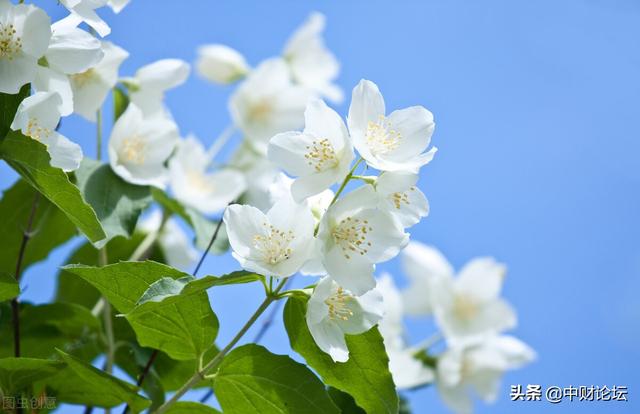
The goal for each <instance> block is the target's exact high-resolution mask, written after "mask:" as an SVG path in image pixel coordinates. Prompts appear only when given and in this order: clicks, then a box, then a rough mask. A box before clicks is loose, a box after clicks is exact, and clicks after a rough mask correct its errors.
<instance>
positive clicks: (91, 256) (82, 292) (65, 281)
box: [55, 233, 164, 309]
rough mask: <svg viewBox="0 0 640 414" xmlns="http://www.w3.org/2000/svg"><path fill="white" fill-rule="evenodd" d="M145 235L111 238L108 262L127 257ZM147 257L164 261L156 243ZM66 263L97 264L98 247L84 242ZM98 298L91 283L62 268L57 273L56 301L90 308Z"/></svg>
mask: <svg viewBox="0 0 640 414" xmlns="http://www.w3.org/2000/svg"><path fill="white" fill-rule="evenodd" d="M145 236H146V235H145V234H142V233H135V234H134V235H133V236H132V237H131V238H130V239H125V238H124V237H117V238H115V239H113V240H111V241H110V242H109V243H107V246H106V249H107V252H108V253H107V260H108V262H109V263H110V264H111V263H118V262H121V261H124V260H127V259H129V257H131V254H133V252H134V251H135V249H136V248H137V247H138V245H140V243H141V242H142V240H143V239H144V238H145ZM149 258H150V259H151V260H154V261H156V262H163V261H164V257H163V256H162V253H161V250H160V249H159V248H158V247H157V245H156V246H154V248H152V250H151V254H150V257H149ZM66 263H68V264H84V265H89V266H97V265H98V249H96V248H95V247H93V246H92V245H91V244H90V243H85V244H83V245H82V246H80V247H78V248H77V249H76V250H75V251H74V252H73V253H72V254H71V256H70V257H69V258H68V259H67V260H66ZM99 299H100V292H99V291H98V290H97V289H96V288H94V287H93V285H91V284H90V283H88V282H86V281H85V280H84V279H82V278H79V277H77V276H75V275H73V274H71V273H69V272H67V271H66V270H64V269H61V270H60V272H59V274H58V285H57V292H56V299H55V300H56V302H71V303H77V304H80V305H83V306H85V307H87V308H89V309H91V308H93V306H94V305H95V304H96V302H97V301H98V300H99Z"/></svg>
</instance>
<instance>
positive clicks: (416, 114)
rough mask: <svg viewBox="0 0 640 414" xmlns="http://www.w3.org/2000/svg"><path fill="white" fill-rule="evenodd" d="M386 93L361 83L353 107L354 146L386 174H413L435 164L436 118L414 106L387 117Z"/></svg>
mask: <svg viewBox="0 0 640 414" xmlns="http://www.w3.org/2000/svg"><path fill="white" fill-rule="evenodd" d="M385 113H386V112H385V105H384V99H383V98H382V94H381V93H380V91H379V90H378V87H377V86H376V84H375V83H373V82H371V81H368V80H364V79H363V80H361V81H360V83H358V85H357V86H356V87H355V88H354V89H353V95H352V98H351V106H350V107H349V117H348V124H349V132H350V133H351V138H352V139H353V145H354V146H355V147H356V149H357V150H358V152H359V153H360V155H361V156H362V157H363V158H364V159H365V160H366V161H367V164H369V165H370V166H371V167H373V168H376V169H378V170H382V171H411V172H418V169H419V168H420V167H422V166H423V165H425V164H426V163H428V162H429V161H431V159H433V155H434V154H435V152H436V149H435V148H432V149H431V150H430V151H429V152H426V153H423V151H425V150H426V149H427V147H428V146H429V143H430V142H431V134H433V129H434V127H435V124H434V122H433V115H432V114H431V112H429V111H427V110H426V109H425V108H423V107H422V106H412V107H409V108H405V109H400V110H397V111H394V112H392V113H391V114H390V115H389V116H385Z"/></svg>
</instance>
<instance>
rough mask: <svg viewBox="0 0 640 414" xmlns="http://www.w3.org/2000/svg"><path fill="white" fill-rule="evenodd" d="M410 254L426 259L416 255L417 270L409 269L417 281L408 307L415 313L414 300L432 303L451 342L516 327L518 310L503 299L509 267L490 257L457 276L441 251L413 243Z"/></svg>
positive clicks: (468, 340) (476, 261)
mask: <svg viewBox="0 0 640 414" xmlns="http://www.w3.org/2000/svg"><path fill="white" fill-rule="evenodd" d="M416 246H418V247H416ZM430 250H431V251H430ZM405 251H407V252H408V253H405V254H403V256H405V257H406V255H407V254H408V255H412V254H413V255H414V256H419V257H420V258H419V259H417V260H416V259H415V257H414V262H413V266H415V268H413V269H407V270H409V272H410V273H409V276H410V278H411V279H412V282H413V283H412V284H411V285H410V286H409V287H408V289H407V292H408V294H407V296H405V303H406V304H407V306H409V307H411V308H413V309H414V310H416V309H420V306H419V305H415V304H412V302H413V301H424V302H425V303H428V304H429V305H430V306H431V309H432V310H433V313H434V316H435V319H436V323H437V324H438V326H439V327H440V329H441V330H442V333H443V335H444V337H445V338H446V339H447V342H448V343H449V344H455V345H462V344H467V343H474V342H478V341H481V340H482V339H483V338H485V337H487V336H488V335H493V334H497V333H500V332H502V331H504V330H505V329H509V328H512V327H514V326H515V325H516V315H515V311H514V310H513V309H512V308H511V306H510V305H509V304H508V303H507V302H506V301H504V300H503V299H502V298H500V290H501V289H502V282H503V280H504V275H505V273H506V268H505V266H504V265H503V264H501V263H498V262H496V261H495V260H494V259H492V258H489V257H482V258H477V259H473V260H471V261H470V262H469V263H468V264H467V265H465V266H464V267H463V268H462V270H460V272H459V273H458V276H457V277H456V278H454V277H453V270H452V269H451V265H449V264H448V263H447V262H446V259H444V258H443V257H442V255H441V254H439V253H438V252H437V251H435V249H431V248H429V247H427V246H420V245H418V244H415V243H411V244H410V245H409V246H408V247H407V249H405ZM407 267H409V266H405V268H407Z"/></svg>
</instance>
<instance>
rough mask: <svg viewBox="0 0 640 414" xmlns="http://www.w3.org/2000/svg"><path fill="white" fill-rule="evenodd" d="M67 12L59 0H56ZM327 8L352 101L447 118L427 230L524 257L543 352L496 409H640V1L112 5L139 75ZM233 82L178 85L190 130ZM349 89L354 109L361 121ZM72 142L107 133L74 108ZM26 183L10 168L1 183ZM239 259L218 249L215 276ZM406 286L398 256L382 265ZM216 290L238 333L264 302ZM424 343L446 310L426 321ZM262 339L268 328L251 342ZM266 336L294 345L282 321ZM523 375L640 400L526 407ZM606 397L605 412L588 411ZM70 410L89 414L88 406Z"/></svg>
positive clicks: (515, 260)
mask: <svg viewBox="0 0 640 414" xmlns="http://www.w3.org/2000/svg"><path fill="white" fill-rule="evenodd" d="M40 4H44V5H46V9H47V10H48V11H49V12H50V13H51V14H52V15H53V16H54V17H60V16H62V14H63V11H62V8H61V6H57V5H55V2H40ZM313 10H318V11H321V12H323V13H325V14H326V15H327V18H328V28H327V33H326V37H327V42H328V45H329V46H330V47H331V49H332V50H333V51H334V52H335V54H336V55H337V56H338V58H339V59H340V60H341V62H342V72H341V75H340V78H339V84H340V85H341V86H342V87H343V88H344V89H345V90H346V91H347V92H348V93H347V95H348V94H349V92H350V90H351V88H352V87H353V86H354V85H355V84H356V83H357V81H358V80H359V79H360V78H368V79H371V80H373V81H375V82H376V83H377V84H378V85H379V86H380V88H381V90H382V92H383V94H384V95H385V99H386V101H387V108H389V109H394V108H402V107H405V106H409V105H415V104H421V105H424V106H426V107H427V108H429V109H430V110H431V111H432V112H433V113H434V115H435V118H436V122H437V127H436V132H435V134H434V138H433V142H434V144H435V145H436V146H438V147H439V149H440V151H439V152H438V154H437V157H436V159H435V160H434V161H433V162H432V163H431V164H430V165H428V166H427V167H425V168H423V171H422V176H421V184H420V185H421V187H422V188H423V190H424V192H425V193H426V194H427V196H428V197H429V200H430V202H431V208H432V212H431V215H430V216H429V217H428V218H427V219H426V220H424V221H423V222H422V223H421V224H419V225H418V226H416V227H414V228H413V229H412V237H413V238H414V239H416V240H420V241H423V242H426V243H429V244H433V245H435V246H437V247H439V248H440V249H441V250H442V251H443V252H444V253H445V255H446V256H447V257H448V258H449V259H450V260H451V262H452V263H453V264H454V265H455V266H456V267H460V266H461V265H463V264H464V263H465V262H466V261H467V260H468V259H470V258H472V257H474V256H479V255H492V256H495V257H496V258H498V259H499V260H501V261H503V262H505V263H507V265H508V266H509V274H508V276H507V279H506V284H505V289H504V294H505V296H506V298H507V299H508V300H509V301H511V302H512V303H513V304H514V306H515V307H516V308H517V309H518V313H519V326H518V328H517V329H516V330H515V331H514V333H515V334H516V335H517V336H518V337H520V338H522V339H523V340H525V341H526V342H528V343H529V344H530V345H531V346H532V347H533V348H535V349H536V351H537V352H538V354H539V358H538V360H537V361H536V362H535V363H534V364H532V365H530V366H528V367H526V368H524V369H522V370H520V371H516V372H513V373H510V374H508V375H507V376H506V377H505V380H504V382H503V392H502V394H503V396H502V397H501V398H500V400H499V401H498V402H497V404H496V405H494V406H485V405H478V407H477V412H479V413H488V412H491V413H512V412H514V409H518V410H521V411H522V412H531V413H534V412H536V413H538V412H541V411H544V412H545V413H546V412H550V413H551V412H562V413H565V412H566V413H572V412H585V411H587V412H594V411H598V412H608V413H618V412H620V413H623V412H632V411H637V410H638V408H639V407H640V406H639V405H638V404H637V402H636V401H634V400H635V398H634V396H635V390H636V389H638V388H639V387H640V380H639V379H640V376H638V374H637V370H638V368H639V367H638V363H637V361H639V360H640V351H639V350H638V349H639V348H638V346H637V342H638V340H639V339H640V332H639V326H640V324H639V323H638V321H639V319H640V301H638V300H637V292H638V291H639V290H640V278H639V277H638V276H640V243H639V241H638V235H639V234H640V219H639V218H638V213H639V212H640V192H639V191H638V188H639V186H640V168H638V165H639V163H638V153H640V127H639V123H638V122H637V121H638V119H640V117H639V115H640V114H639V111H640V107H639V105H638V103H639V98H640V76H639V74H640V53H638V52H639V50H640V47H639V46H640V3H638V2H637V1H634V0H564V1H562V2H559V1H553V0H540V1H535V2H534V1H517V0H516V1H514V0H504V1H494V0H486V1H483V2H474V1H471V0H467V1H461V0H438V1H434V0H424V1H418V0H416V1H384V2H383V1H373V0H370V1H364V0H362V1H355V0H350V1H344V0H343V1H328V0H327V1H293V0H291V1H269V2H266V1H257V0H256V1H226V2H221V1H216V2H212V1H205V0H198V1H195V0H193V1H189V2H177V1H168V0H154V1H151V0H133V1H132V3H131V5H130V6H129V7H128V8H127V9H125V10H124V11H123V13H122V14H120V15H119V16H114V15H112V13H111V12H110V11H108V10H104V11H102V13H101V14H102V15H103V16H105V18H106V20H108V21H109V22H110V24H111V27H112V29H113V33H112V35H111V36H109V40H111V41H113V42H115V43H117V44H118V45H120V46H122V47H124V48H125V49H127V50H128V51H129V52H130V53H131V57H130V58H129V59H128V60H127V61H126V62H125V64H124V65H123V74H125V75H131V74H132V73H133V72H134V71H135V69H136V68H137V67H139V66H141V65H143V64H146V63H149V62H151V61H153V60H156V59H159V58H164V57H176V58H182V59H185V60H187V61H189V62H192V61H193V59H194V57H195V49H196V47H197V46H198V45H201V44H205V43H212V42H216V43H226V44H229V45H231V46H233V47H235V48H237V49H238V50H240V51H241V52H242V53H244V54H245V56H246V57H247V59H248V60H249V62H250V63H252V64H256V63H258V62H259V61H260V60H261V59H263V58H266V57H269V56H274V55H277V54H278V53H279V52H280V50H281V49H282V47H283V44H284V42H285V40H286V38H287V37H288V35H289V34H290V32H291V31H292V30H293V28H295V27H296V26H297V25H298V24H299V23H300V22H302V21H303V20H304V18H305V17H306V15H307V14H308V13H309V12H310V11H313ZM231 90H232V88H228V87H215V86H212V85H209V84H207V83H205V82H204V81H202V80H201V79H199V78H198V77H197V76H196V75H193V76H192V77H191V78H190V80H189V81H188V83H187V84H186V85H185V86H183V87H181V88H179V89H177V90H175V91H172V92H170V93H169V95H168V103H169V106H170V107H171V109H172V111H173V113H174V115H175V118H176V120H177V121H178V123H179V124H180V127H181V129H182V131H183V133H185V134H186V133H188V132H193V133H195V134H197V135H198V136H199V137H200V138H201V139H202V140H203V141H205V142H211V140H212V139H213V137H215V136H216V135H217V134H218V133H219V132H220V131H222V130H223V129H224V128H225V127H226V126H227V125H228V123H229V116H228V112H227V109H226V99H227V97H228V94H229V93H230V91H231ZM347 105H348V100H347V102H345V104H343V105H341V106H337V107H336V109H337V110H338V111H339V112H341V113H343V114H345V113H346V109H347ZM62 131H63V132H64V133H65V135H67V136H69V137H70V138H72V139H74V140H75V141H76V142H79V143H81V144H82V145H83V147H84V148H85V152H86V153H87V154H89V155H93V154H95V150H94V136H95V132H94V127H93V126H92V125H91V124H89V123H87V122H85V121H83V120H81V119H79V118H78V117H72V118H70V119H68V120H65V121H64V122H63V130H62ZM14 179H15V174H13V173H12V172H11V171H10V170H9V169H8V168H7V167H6V165H5V164H1V165H0V187H1V188H6V187H7V186H9V185H10V183H11V182H12V181H13V180H14ZM77 243H78V241H75V242H73V243H71V244H70V245H67V246H64V247H62V248H60V249H58V250H57V251H56V252H55V253H54V254H52V256H51V257H50V258H49V260H47V261H46V262H44V263H42V264H39V265H37V266H34V267H32V268H31V269H30V270H29V272H28V273H27V274H26V275H25V278H24V283H23V287H26V289H27V290H26V293H25V295H24V297H25V298H26V299H31V300H34V301H37V302H41V301H46V300H48V299H49V298H50V296H51V293H52V291H53V284H54V279H53V277H54V275H55V273H56V271H55V267H56V266H58V265H59V264H61V263H62V261H63V260H64V258H65V257H66V256H67V254H68V253H69V251H70V249H71V248H72V247H74V246H76V245H77ZM235 267H236V265H235V263H234V262H233V261H232V260H231V259H230V258H228V257H225V258H214V257H210V258H209V259H208V260H207V262H206V264H205V268H204V271H203V272H202V274H205V273H207V274H220V273H222V272H224V271H227V270H232V269H234V268H235ZM380 269H381V270H387V271H390V272H392V273H394V274H395V275H396V279H397V280H398V283H399V284H402V283H403V279H402V276H401V274H400V272H399V268H398V263H397V261H394V262H390V263H387V264H385V265H383V266H380ZM224 289H226V290H225V291H224V292H222V291H221V293H222V294H216V292H214V293H213V294H212V303H213V306H214V309H215V310H216V312H217V313H218V314H219V315H220V319H221V321H222V323H221V333H220V336H219V340H220V341H221V342H224V341H225V340H227V339H228V338H230V336H231V335H233V333H234V329H237V326H238V324H240V323H241V322H242V321H244V320H245V319H246V317H247V316H248V314H249V313H250V312H251V309H250V307H247V309H238V307H237V306H236V304H237V298H238V295H241V294H242V295H245V294H246V295H248V296H249V298H248V299H247V300H246V302H247V303H248V302H250V301H255V302H256V303H257V301H258V300H259V296H260V293H261V292H260V290H259V289H258V288H255V289H252V288H247V287H243V288H241V289H238V288H224ZM409 326H410V335H411V338H412V339H413V340H414V341H418V340H420V339H422V338H424V337H425V336H428V335H429V334H430V333H432V332H433V327H432V324H431V322H430V321H425V320H411V321H409ZM249 338H250V336H249ZM264 343H265V345H266V346H268V347H269V348H270V349H271V350H272V351H274V352H280V353H284V352H287V350H288V344H287V341H286V337H285V335H284V333H283V330H282V329H281V328H280V326H277V327H275V328H274V329H273V330H272V331H271V332H270V333H269V334H268V335H267V337H266V340H265V342H264ZM510 384H543V385H558V386H563V387H564V386H569V385H573V386H579V385H587V386H588V385H604V384H606V385H609V386H612V385H627V386H629V389H630V395H631V399H632V401H631V402H628V403H622V402H608V403H604V402H603V403H578V402H573V403H567V402H565V403H562V404H558V405H550V404H547V403H544V402H540V403H518V404H517V405H516V403H512V402H510V401H509V398H508V390H509V385H510ZM407 395H408V396H409V398H410V401H411V404H412V406H413V407H414V412H415V413H423V412H433V413H439V412H444V408H443V406H442V404H441V402H440V400H439V398H438V397H437V395H436V393H435V391H434V390H433V389H425V390H420V391H415V392H411V393H408V394H407ZM587 404H590V405H587ZM63 412H76V410H74V409H69V410H64V411H63Z"/></svg>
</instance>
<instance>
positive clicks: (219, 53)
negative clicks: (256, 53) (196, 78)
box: [196, 44, 251, 85]
mask: <svg viewBox="0 0 640 414" xmlns="http://www.w3.org/2000/svg"><path fill="white" fill-rule="evenodd" d="M196 68H197V69H198V73H200V75H202V77H204V78H205V79H207V80H209V81H211V82H215V83H220V84H223V85H224V84H228V83H233V82H235V81H237V80H240V79H242V78H244V77H245V76H246V75H247V73H249V71H250V70H251V68H250V67H249V65H248V64H247V61H246V60H245V59H244V56H242V55H241V54H240V53H239V52H238V51H237V50H235V49H232V48H230V47H229V46H225V45H218V44H213V45H205V46H201V47H200V48H198V62H197V63H196Z"/></svg>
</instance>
